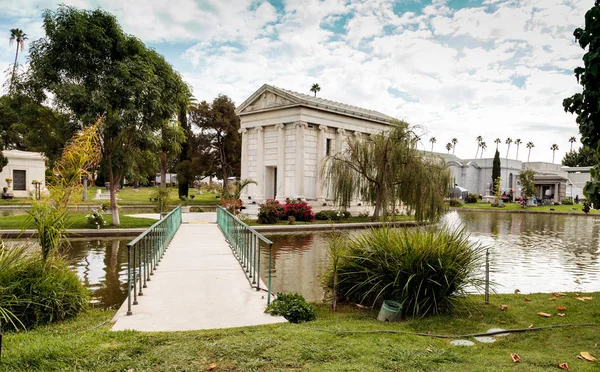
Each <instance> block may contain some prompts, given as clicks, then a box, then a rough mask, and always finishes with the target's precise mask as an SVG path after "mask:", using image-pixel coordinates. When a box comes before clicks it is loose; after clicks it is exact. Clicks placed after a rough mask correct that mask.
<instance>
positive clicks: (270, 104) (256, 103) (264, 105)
mask: <svg viewBox="0 0 600 372" xmlns="http://www.w3.org/2000/svg"><path fill="white" fill-rule="evenodd" d="M294 103H295V102H293V101H291V100H289V99H287V98H285V97H283V96H280V95H278V94H275V93H273V92H271V91H268V90H265V91H263V92H262V93H261V94H259V95H258V97H256V98H255V99H254V100H253V101H252V102H250V104H249V105H247V106H246V107H245V108H244V109H243V110H242V111H241V112H253V111H258V110H264V109H270V108H274V107H280V106H289V105H293V104H294Z"/></svg>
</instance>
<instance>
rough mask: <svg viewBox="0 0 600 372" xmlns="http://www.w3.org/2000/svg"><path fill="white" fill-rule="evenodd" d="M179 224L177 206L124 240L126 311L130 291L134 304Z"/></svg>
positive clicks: (179, 212)
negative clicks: (138, 233)
mask: <svg viewBox="0 0 600 372" xmlns="http://www.w3.org/2000/svg"><path fill="white" fill-rule="evenodd" d="M180 225H181V207H177V208H175V209H173V210H172V211H171V212H169V213H168V214H167V215H166V216H164V217H163V218H162V219H161V220H159V221H157V222H156V223H155V224H154V225H152V226H150V227H149V228H148V229H147V230H146V231H144V232H143V233H141V234H140V235H139V236H138V237H137V238H135V239H133V240H132V241H130V242H129V243H128V244H127V315H131V314H132V312H131V302H132V295H131V293H132V291H133V304H134V305H137V304H138V299H137V298H138V296H143V295H144V292H143V288H146V287H147V286H148V284H147V283H148V282H149V281H150V280H151V278H150V277H151V276H152V275H154V270H156V269H157V266H158V265H159V262H160V260H161V259H162V256H163V255H164V253H165V250H166V249H167V247H168V246H169V243H170V242H171V239H173V236H174V235H175V233H176V232H177V230H178V229H179V226H180Z"/></svg>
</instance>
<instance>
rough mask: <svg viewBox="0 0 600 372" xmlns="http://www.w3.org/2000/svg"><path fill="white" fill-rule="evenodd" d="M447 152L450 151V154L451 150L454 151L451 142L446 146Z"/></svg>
mask: <svg viewBox="0 0 600 372" xmlns="http://www.w3.org/2000/svg"><path fill="white" fill-rule="evenodd" d="M446 150H448V154H449V153H450V150H452V144H451V143H450V142H448V143H447V144H446ZM477 152H479V148H477Z"/></svg>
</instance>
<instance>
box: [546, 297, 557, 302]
mask: <svg viewBox="0 0 600 372" xmlns="http://www.w3.org/2000/svg"><path fill="white" fill-rule="evenodd" d="M556 299H557V297H550V298H549V299H548V301H556Z"/></svg>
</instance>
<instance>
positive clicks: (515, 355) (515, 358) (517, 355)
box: [510, 354, 521, 363]
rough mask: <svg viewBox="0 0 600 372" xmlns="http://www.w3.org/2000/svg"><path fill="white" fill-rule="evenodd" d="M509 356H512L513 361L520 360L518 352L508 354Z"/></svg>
mask: <svg viewBox="0 0 600 372" xmlns="http://www.w3.org/2000/svg"><path fill="white" fill-rule="evenodd" d="M510 357H511V358H512V360H513V363H518V362H519V361H520V360H521V357H520V356H519V354H510Z"/></svg>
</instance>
